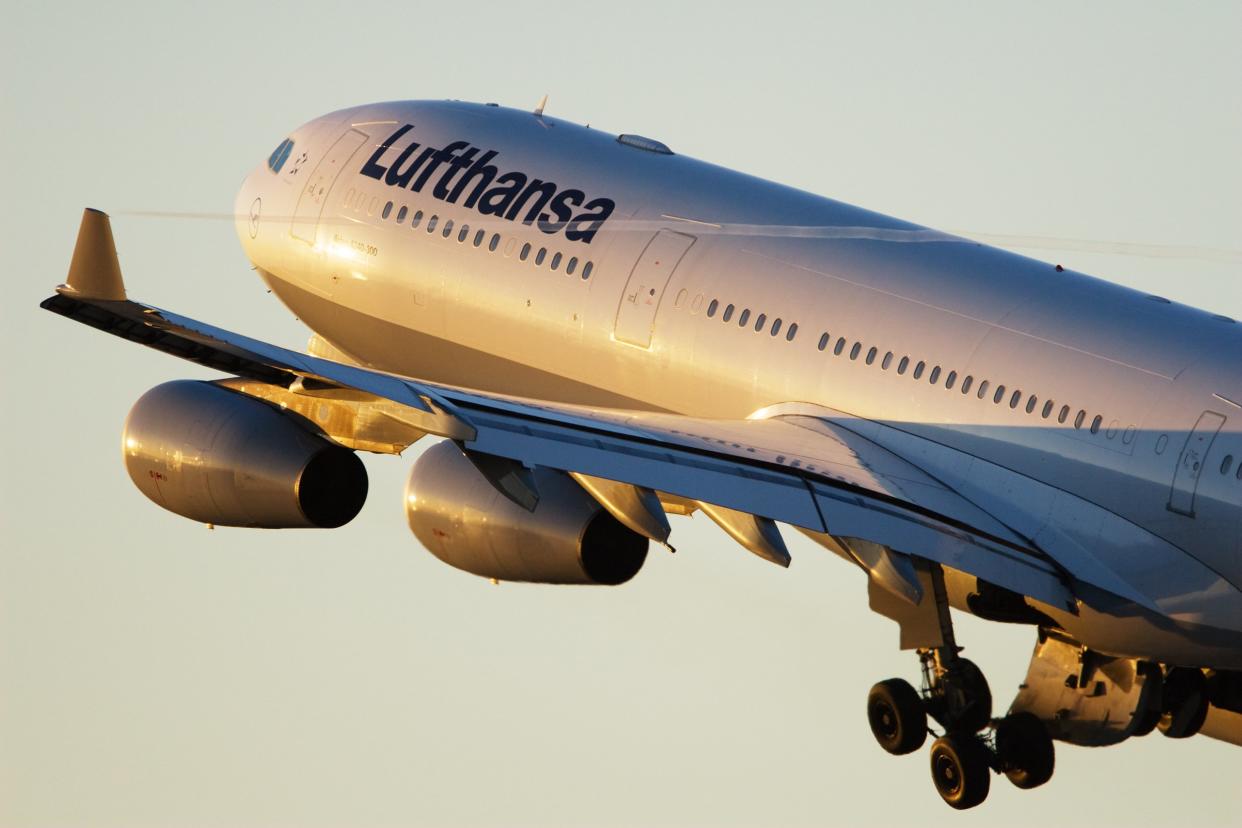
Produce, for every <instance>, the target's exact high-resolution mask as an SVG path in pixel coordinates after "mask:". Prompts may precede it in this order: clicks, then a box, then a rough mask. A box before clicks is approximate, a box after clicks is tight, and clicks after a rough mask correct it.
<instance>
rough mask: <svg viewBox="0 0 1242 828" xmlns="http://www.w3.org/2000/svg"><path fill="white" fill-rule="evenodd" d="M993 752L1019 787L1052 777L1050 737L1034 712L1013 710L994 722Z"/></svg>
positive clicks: (1053, 754) (1053, 755) (1053, 759)
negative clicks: (1011, 713) (994, 739)
mask: <svg viewBox="0 0 1242 828" xmlns="http://www.w3.org/2000/svg"><path fill="white" fill-rule="evenodd" d="M996 754H997V756H998V757H999V758H1000V763H1001V770H1003V771H1004V772H1005V776H1006V777H1007V778H1008V779H1009V781H1010V782H1012V783H1013V784H1014V785H1016V786H1017V787H1019V788H1022V789H1024V790H1029V789H1031V788H1038V787H1039V786H1040V785H1042V784H1044V783H1045V782H1047V781H1048V780H1049V779H1051V778H1052V771H1053V769H1054V768H1055V767H1056V751H1055V749H1054V748H1053V746H1052V737H1051V736H1049V735H1048V729H1047V728H1046V727H1044V723H1043V722H1041V721H1040V720H1039V717H1038V716H1036V715H1034V714H1033V713H1014V714H1013V715H1012V716H1006V717H1005V718H1003V719H1001V720H1000V722H999V723H998V724H997V725H996Z"/></svg>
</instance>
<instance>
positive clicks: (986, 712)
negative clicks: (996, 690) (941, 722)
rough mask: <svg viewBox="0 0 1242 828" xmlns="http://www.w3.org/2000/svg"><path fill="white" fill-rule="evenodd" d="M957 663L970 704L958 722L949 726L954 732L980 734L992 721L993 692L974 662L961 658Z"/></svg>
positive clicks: (960, 678)
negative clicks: (961, 731) (962, 731)
mask: <svg viewBox="0 0 1242 828" xmlns="http://www.w3.org/2000/svg"><path fill="white" fill-rule="evenodd" d="M957 663H958V675H959V679H958V680H959V681H960V682H961V689H962V692H963V693H964V694H965V698H966V699H967V702H968V703H967V705H966V706H965V707H963V708H962V709H961V711H960V716H959V717H958V719H957V721H954V722H950V723H949V725H948V726H949V727H950V728H951V729H953V730H965V731H969V732H970V733H978V732H979V731H980V730H983V729H984V728H985V727H987V726H988V724H989V723H991V721H992V691H991V689H990V688H989V687H988V680H987V679H986V678H985V677H984V675H983V671H982V670H980V669H979V668H978V667H976V666H975V663H974V662H973V661H971V660H970V659H968V658H959V659H958V660H957Z"/></svg>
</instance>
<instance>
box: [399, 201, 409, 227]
mask: <svg viewBox="0 0 1242 828" xmlns="http://www.w3.org/2000/svg"><path fill="white" fill-rule="evenodd" d="M408 212H410V208H409V207H406V206H405V205H404V204H402V205H401V209H400V210H398V211H397V224H400V223H401V222H403V221H405V214H406V213H408Z"/></svg>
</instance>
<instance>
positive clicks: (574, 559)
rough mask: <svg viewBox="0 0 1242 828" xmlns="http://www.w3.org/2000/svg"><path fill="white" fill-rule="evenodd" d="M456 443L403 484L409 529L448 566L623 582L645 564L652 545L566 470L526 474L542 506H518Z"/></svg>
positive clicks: (539, 579) (504, 575) (435, 453)
mask: <svg viewBox="0 0 1242 828" xmlns="http://www.w3.org/2000/svg"><path fill="white" fill-rule="evenodd" d="M475 462H476V461H472V460H471V459H470V458H469V457H467V456H466V454H465V453H464V452H463V451H462V450H461V449H460V448H458V447H457V445H456V444H455V443H452V442H448V441H445V442H443V443H439V444H437V445H434V446H432V447H431V448H429V449H428V450H427V451H426V452H424V453H423V455H422V456H421V457H419V458H418V461H417V462H416V463H415V464H414V468H413V469H412V470H411V471H410V477H409V481H408V482H407V483H406V486H405V512H406V517H407V519H408V520H409V523H410V529H412V530H413V531H414V534H415V535H416V536H417V537H418V539H419V540H420V541H422V543H423V545H424V546H426V547H427V548H428V549H430V550H431V552H432V554H433V555H435V556H436V557H437V558H439V559H440V560H442V561H444V562H445V563H446V564H448V565H450V566H454V567H457V568H458V569H464V570H465V571H467V572H473V573H474V574H475V575H482V576H483V577H484V578H495V579H496V580H503V581H532V582H536V583H544V584H605V585H615V584H621V583H625V582H626V581H628V580H629V579H630V578H633V577H634V575H636V574H637V573H638V570H639V569H641V568H642V565H643V562H644V561H645V560H646V559H647V539H646V538H645V537H643V536H642V535H639V534H637V533H636V532H633V531H631V530H630V529H627V528H626V527H625V526H622V525H621V523H620V522H619V521H618V520H617V519H616V518H614V517H613V516H612V515H611V514H609V513H608V512H606V511H604V509H603V508H601V507H600V505H599V503H598V502H596V501H595V499H594V498H592V497H591V496H590V495H589V494H587V493H586V491H584V490H583V489H582V487H581V486H579V485H578V484H577V483H576V482H574V480H573V479H572V478H570V477H569V476H568V475H566V474H564V473H563V472H559V471H555V470H552V469H544V468H537V469H535V470H534V471H533V472H529V473H528V480H529V483H530V488H531V489H532V490H533V491H534V492H537V494H538V501H537V502H536V503H534V504H532V505H533V509H532V510H529V511H528V510H527V509H525V508H523V507H522V506H519V505H518V504H517V503H515V502H514V501H513V500H510V499H509V498H508V497H506V496H505V495H503V494H501V493H500V491H499V490H498V489H497V488H496V487H495V486H493V485H492V483H490V482H489V481H488V478H487V477H486V476H485V475H484V474H483V473H482V472H481V471H479V468H478V467H477V466H476V465H475Z"/></svg>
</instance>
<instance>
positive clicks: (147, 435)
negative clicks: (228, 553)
mask: <svg viewBox="0 0 1242 828" xmlns="http://www.w3.org/2000/svg"><path fill="white" fill-rule="evenodd" d="M122 448H123V451H124V453H125V469H126V471H128V472H129V477H130V479H131V480H133V481H134V485H135V486H137V487H138V489H139V490H140V491H141V492H142V493H143V494H145V495H146V496H147V497H149V498H150V499H151V500H153V501H155V503H156V504H157V505H159V506H162V507H164V508H165V509H167V510H169V511H170V512H176V513H177V514H179V515H182V516H183V517H188V518H190V519H191V520H196V521H200V522H202V523H212V524H219V525H221V526H251V527H258V528H263V529H284V528H297V527H318V528H325V529H331V528H335V527H337V526H343V525H345V524H346V523H349V521H351V520H353V518H354V516H355V515H357V514H358V512H359V510H361V509H362V504H363V503H364V502H365V501H366V498H367V472H366V468H365V467H364V466H363V465H362V461H361V460H359V459H358V456H357V455H356V454H354V453H353V452H352V451H350V450H349V449H346V448H343V447H341V446H339V445H337V444H335V443H332V442H330V441H329V440H327V439H326V438H324V437H322V436H320V435H319V434H317V433H315V432H314V431H313V430H312V428H311V427H310V425H309V423H307V421H305V420H302V419H301V418H298V417H296V416H295V415H292V414H288V413H283V412H281V411H280V410H279V409H277V408H276V407H274V406H272V405H270V404H268V403H265V402H261V401H259V400H256V399H254V398H253V397H247V396H246V395H244V394H240V393H237V392H234V391H229V390H227V389H225V388H221V387H219V386H217V385H212V384H211V383H206V382H195V381H192V380H178V381H176V382H167V383H164V384H163V385H157V386H156V387H155V388H152V389H151V390H150V391H148V392H147V393H145V394H143V395H142V397H140V398H139V400H138V402H136V403H134V407H133V408H132V409H130V412H129V417H128V418H127V419H126V421H125V434H124V441H123V445H122Z"/></svg>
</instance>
